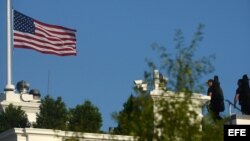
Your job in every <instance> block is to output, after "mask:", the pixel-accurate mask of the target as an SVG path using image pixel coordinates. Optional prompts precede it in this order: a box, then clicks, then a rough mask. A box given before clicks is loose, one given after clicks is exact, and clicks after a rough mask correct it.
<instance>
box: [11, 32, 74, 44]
mask: <svg viewBox="0 0 250 141" xmlns="http://www.w3.org/2000/svg"><path fill="white" fill-rule="evenodd" d="M15 39H19V40H25V41H29V40H31V41H32V40H34V42H35V41H36V42H40V43H41V44H43V43H44V44H49V45H54V46H59V47H64V45H66V46H68V45H69V46H72V47H74V48H75V42H74V41H62V40H57V39H50V40H49V39H48V38H45V37H43V36H40V35H38V36H33V35H31V34H27V33H22V32H18V31H14V40H15Z"/></svg>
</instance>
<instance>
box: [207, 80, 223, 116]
mask: <svg viewBox="0 0 250 141" xmlns="http://www.w3.org/2000/svg"><path fill="white" fill-rule="evenodd" d="M210 96H211V100H210V105H209V108H210V111H211V112H212V114H213V115H214V118H215V120H218V119H222V118H221V116H220V112H223V111H224V110H225V105H224V94H223V90H222V88H221V86H220V81H219V77H218V76H217V75H215V76H214V80H213V85H212V89H211V95H210Z"/></svg>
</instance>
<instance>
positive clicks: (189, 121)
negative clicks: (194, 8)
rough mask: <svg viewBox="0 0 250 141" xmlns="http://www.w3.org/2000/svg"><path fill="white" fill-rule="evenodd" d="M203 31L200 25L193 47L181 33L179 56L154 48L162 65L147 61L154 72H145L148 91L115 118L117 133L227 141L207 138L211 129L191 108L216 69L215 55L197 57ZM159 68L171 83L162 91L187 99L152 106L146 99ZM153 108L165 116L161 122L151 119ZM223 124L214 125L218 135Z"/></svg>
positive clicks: (132, 99) (167, 139) (144, 137)
mask: <svg viewBox="0 0 250 141" xmlns="http://www.w3.org/2000/svg"><path fill="white" fill-rule="evenodd" d="M203 28H204V25H199V26H198V28H197V31H196V32H195V34H194V37H193V39H192V40H191V43H190V44H189V45H185V44H184V37H183V33H182V31H181V30H177V32H176V36H175V38H174V41H175V42H176V46H175V49H176V54H175V56H172V54H170V53H169V52H168V50H167V48H165V47H163V46H160V45H158V44H153V45H152V48H153V50H155V51H156V52H157V53H158V55H159V58H160V61H161V63H160V64H161V65H160V67H157V65H156V63H154V62H153V61H151V60H150V59H147V63H148V65H149V68H150V71H146V72H145V78H144V82H146V83H147V84H148V91H143V90H141V89H138V88H136V89H135V90H136V91H135V93H136V94H137V95H136V96H135V97H130V98H129V99H128V101H127V102H126V103H125V104H124V107H123V110H121V111H120V112H119V113H118V114H114V115H113V117H114V119H115V120H116V121H117V122H118V127H117V128H116V129H117V130H115V131H119V132H120V131H121V133H122V134H129V135H135V136H136V137H139V140H142V141H145V140H159V141H161V140H164V141H172V140H179V141H192V140H196V141H199V140H212V138H213V139H215V138H217V139H219V140H220V139H223V138H221V137H222V136H223V134H215V135H214V136H213V137H211V136H207V135H209V134H210V133H212V132H210V131H211V130H210V129H211V128H210V126H206V128H205V129H206V130H201V129H200V127H201V122H195V121H198V120H197V119H198V115H197V113H195V112H194V111H193V110H190V109H189V105H190V104H192V101H191V98H190V97H191V96H192V93H193V92H201V91H202V90H204V87H203V86H202V85H201V84H200V83H199V80H200V79H201V78H202V77H203V76H205V75H207V74H209V73H212V72H213V70H214V68H213V65H212V63H211V61H212V59H214V56H213V55H210V56H208V57H201V58H198V57H197V56H195V53H196V49H197V47H198V43H199V42H201V41H202V39H203V36H202V34H203V33H202V30H203ZM155 69H160V70H161V72H163V73H164V74H166V76H168V78H169V79H168V80H169V81H168V83H165V81H161V83H160V86H161V87H162V90H163V91H165V92H166V91H167V90H172V91H174V92H175V94H177V95H178V94H180V93H182V94H184V96H185V97H184V100H173V101H167V100H164V99H160V100H157V101H153V102H154V103H153V104H152V102H150V101H148V100H146V99H145V98H149V99H150V98H151V96H150V93H149V92H150V90H152V89H153V88H154V85H153V81H154V80H153V77H152V76H153V75H152V72H153V70H155ZM167 84H169V85H168V86H167ZM151 101H152V100H151ZM149 105H151V106H149ZM152 105H154V106H155V105H157V109H158V110H157V114H158V115H160V117H161V119H160V120H157V122H156V120H155V118H156V117H153V118H152V117H151V116H147V115H151V114H152ZM130 107H132V108H130ZM141 113H143V114H141ZM154 114H155V113H154ZM135 115H136V116H135ZM145 123H154V124H153V127H152V124H145ZM221 125H222V124H216V123H215V124H213V125H212V126H214V127H218V128H214V129H215V130H216V131H217V132H218V133H221V131H222V128H221V127H222V126H221ZM137 129H141V130H137ZM216 131H215V132H216ZM119 132H117V133H119ZM214 137H215V138H214Z"/></svg>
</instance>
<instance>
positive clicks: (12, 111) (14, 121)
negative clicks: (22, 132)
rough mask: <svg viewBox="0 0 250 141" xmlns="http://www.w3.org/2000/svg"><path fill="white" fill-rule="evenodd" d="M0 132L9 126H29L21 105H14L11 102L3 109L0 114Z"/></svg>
mask: <svg viewBox="0 0 250 141" xmlns="http://www.w3.org/2000/svg"><path fill="white" fill-rule="evenodd" d="M0 123H1V124H0V132H3V131H5V130H8V129H11V128H15V127H18V128H25V127H29V122H28V118H27V115H26V114H25V112H24V111H23V110H22V109H21V107H20V106H19V107H15V106H13V104H10V105H8V107H6V109H5V111H4V112H2V113H1V114H0Z"/></svg>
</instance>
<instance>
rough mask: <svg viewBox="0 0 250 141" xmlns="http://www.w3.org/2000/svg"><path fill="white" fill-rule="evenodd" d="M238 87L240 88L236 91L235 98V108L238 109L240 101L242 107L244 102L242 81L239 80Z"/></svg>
mask: <svg viewBox="0 0 250 141" xmlns="http://www.w3.org/2000/svg"><path fill="white" fill-rule="evenodd" d="M237 85H238V87H237V89H236V92H235V96H234V107H236V104H237V102H238V101H239V105H240V106H241V105H242V101H243V98H242V95H243V94H242V79H238V81H237ZM241 110H242V109H241Z"/></svg>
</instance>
